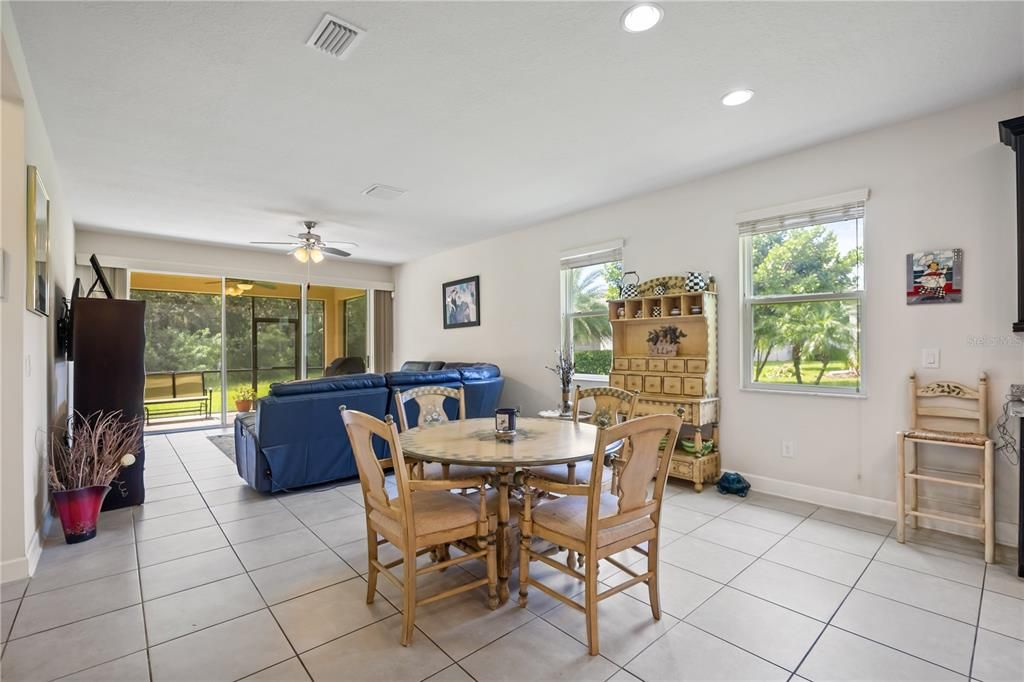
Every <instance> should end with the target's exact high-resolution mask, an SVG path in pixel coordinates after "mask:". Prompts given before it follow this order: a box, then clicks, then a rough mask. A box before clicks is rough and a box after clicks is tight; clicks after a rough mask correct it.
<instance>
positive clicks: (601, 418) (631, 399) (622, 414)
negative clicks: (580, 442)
mask: <svg viewBox="0 0 1024 682" xmlns="http://www.w3.org/2000/svg"><path fill="white" fill-rule="evenodd" d="M588 398H589V399H591V400H593V401H594V411H593V412H591V413H590V414H589V415H586V416H582V417H581V416H580V401H581V400H585V399H588ZM639 398H640V394H639V393H636V392H634V391H626V390H623V389H621V388H615V387H613V386H599V387H595V388H580V387H579V386H576V400H575V401H574V402H573V404H572V420H573V421H574V422H580V423H584V424H594V425H595V426H600V427H606V426H614V425H615V424H621V423H622V422H625V421H629V420H630V419H632V418H633V415H634V413H635V412H636V406H637V402H638V400H639ZM613 449H614V448H613ZM610 460H611V458H610V457H607V458H606V461H608V462H609V463H610ZM601 470H602V472H603V476H604V478H603V481H602V482H603V484H604V485H605V487H606V488H610V487H611V486H612V485H613V483H614V478H615V472H614V469H613V468H611V467H608V466H602V468H601ZM591 471H592V467H591V463H590V462H579V463H571V464H551V465H548V466H542V467H533V468H531V469H530V471H529V473H530V474H533V475H535V476H541V477H543V478H546V479H548V480H551V481H557V482H559V483H569V484H574V483H581V484H586V483H588V482H589V481H590V472H591Z"/></svg>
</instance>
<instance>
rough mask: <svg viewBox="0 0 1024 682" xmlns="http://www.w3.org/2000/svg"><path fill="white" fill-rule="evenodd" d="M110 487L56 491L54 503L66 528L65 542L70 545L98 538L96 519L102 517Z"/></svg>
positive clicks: (62, 524)
mask: <svg viewBox="0 0 1024 682" xmlns="http://www.w3.org/2000/svg"><path fill="white" fill-rule="evenodd" d="M108 492H110V486H109V485H93V486H89V487H88V488H75V489H74V490H55V491H54V492H53V503H54V504H55V505H56V506H57V513H58V514H59V515H60V525H61V526H63V527H64V541H65V542H66V543H68V544H69V545H71V544H74V543H76V542H85V541H86V540H91V539H93V538H94V537H96V519H98V518H99V516H100V507H102V506H103V498H104V497H106V496H107V493H108Z"/></svg>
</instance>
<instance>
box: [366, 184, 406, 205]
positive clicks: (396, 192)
mask: <svg viewBox="0 0 1024 682" xmlns="http://www.w3.org/2000/svg"><path fill="white" fill-rule="evenodd" d="M405 193H406V190H404V189H402V188H401V187H392V186H391V185H370V186H369V187H367V188H366V189H364V190H363V194H365V195H366V196H368V197H373V198H374V199H383V200H384V201H393V200H395V199H399V198H401V197H402V196H404V195H405Z"/></svg>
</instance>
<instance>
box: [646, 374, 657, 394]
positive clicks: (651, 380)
mask: <svg viewBox="0 0 1024 682" xmlns="http://www.w3.org/2000/svg"><path fill="white" fill-rule="evenodd" d="M644 393H661V377H659V376H657V375H651V374H648V375H647V376H645V377H644Z"/></svg>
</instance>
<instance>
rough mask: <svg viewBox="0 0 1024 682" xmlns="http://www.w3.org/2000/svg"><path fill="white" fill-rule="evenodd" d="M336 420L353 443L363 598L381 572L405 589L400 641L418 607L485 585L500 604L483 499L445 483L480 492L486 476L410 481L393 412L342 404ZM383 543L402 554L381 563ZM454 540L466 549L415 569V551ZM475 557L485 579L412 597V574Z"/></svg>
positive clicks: (491, 601) (408, 634) (369, 597)
mask: <svg viewBox="0 0 1024 682" xmlns="http://www.w3.org/2000/svg"><path fill="white" fill-rule="evenodd" d="M341 418H342V421H343V422H344V423H345V430H346V431H347V432H348V437H349V441H350V442H351V443H352V452H353V454H354V455H355V460H356V467H357V468H358V470H359V484H360V487H361V488H362V491H363V504H364V509H365V513H366V544H367V556H368V562H369V570H368V573H367V576H366V581H367V583H368V584H367V588H366V603H367V604H372V603H373V600H374V596H375V594H376V591H377V576H378V575H383V576H384V577H385V578H387V579H388V580H390V581H391V582H393V583H394V584H395V585H396V586H397V587H398V589H400V590H401V591H402V604H403V608H402V636H401V642H402V646H408V645H409V642H410V641H411V640H412V632H413V626H414V624H415V614H416V607H417V606H422V605H424V604H430V603H433V602H435V601H438V600H441V599H445V598H447V597H452V596H455V595H457V594H462V593H463V592H467V591H469V590H473V589H476V588H478V587H481V586H483V585H487V594H488V606H489V607H490V608H491V609H495V608H497V607H498V590H497V585H498V568H497V557H496V554H495V544H494V542H495V537H494V533H493V532H492V531H491V530H490V523H489V519H488V515H487V508H486V502H485V501H484V498H483V496H480V497H479V498H478V499H477V501H473V500H470V499H469V498H467V497H465V496H462V495H456V494H455V493H452V492H451V491H450V488H477V489H479V490H482V489H483V487H484V484H485V481H484V479H483V478H467V479H462V480H453V481H448V480H440V481H422V480H410V479H409V476H408V470H407V469H406V467H405V458H404V456H403V455H402V446H401V443H400V442H399V440H398V429H397V428H395V422H394V420H393V419H392V418H391V416H390V415H388V416H387V417H386V419H385V421H381V420H379V419H377V418H375V417H372V416H370V415H368V414H365V413H363V412H357V411H356V410H347V409H345V406H344V405H342V406H341ZM374 438H379V439H380V440H382V441H383V442H384V443H385V444H386V445H387V446H388V448H389V449H390V452H391V458H390V460H387V459H378V458H377V455H376V453H375V452H374V447H373V440H374ZM387 466H392V468H393V469H394V472H395V484H396V487H397V496H396V497H395V498H393V499H392V498H390V497H389V496H388V493H387V489H386V488H385V484H384V481H385V477H384V467H387ZM378 536H380V539H378ZM385 543H391V544H392V545H394V547H395V548H396V549H398V550H399V551H400V552H401V553H402V558H401V559H397V560H395V561H392V562H390V563H387V564H383V563H381V562H380V560H379V559H378V555H377V548H378V546H379V545H382V544H385ZM452 543H459V544H460V548H462V549H465V550H466V553H465V554H463V555H461V556H459V557H456V558H454V559H446V560H444V561H439V562H437V563H432V564H429V565H427V566H424V567H423V568H418V567H417V565H416V558H417V557H418V556H420V555H422V554H425V553H427V552H429V551H431V550H432V549H433V548H434V547H437V546H439V545H447V544H452ZM473 560H483V561H484V562H485V563H486V566H487V577H486V578H480V579H477V580H471V581H469V582H467V583H465V584H462V585H459V586H458V587H453V588H451V589H448V590H444V591H442V592H438V593H436V594H432V595H430V596H428V597H424V598H421V599H417V597H416V579H417V578H418V577H419V576H422V575H425V574H427V573H431V572H434V571H439V570H444V569H447V568H449V567H451V566H456V565H458V564H461V563H464V562H467V561H473ZM398 565H401V566H402V567H403V579H399V578H398V577H397V576H395V575H394V574H393V573H392V572H391V570H390V569H392V568H394V567H395V566H398Z"/></svg>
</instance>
